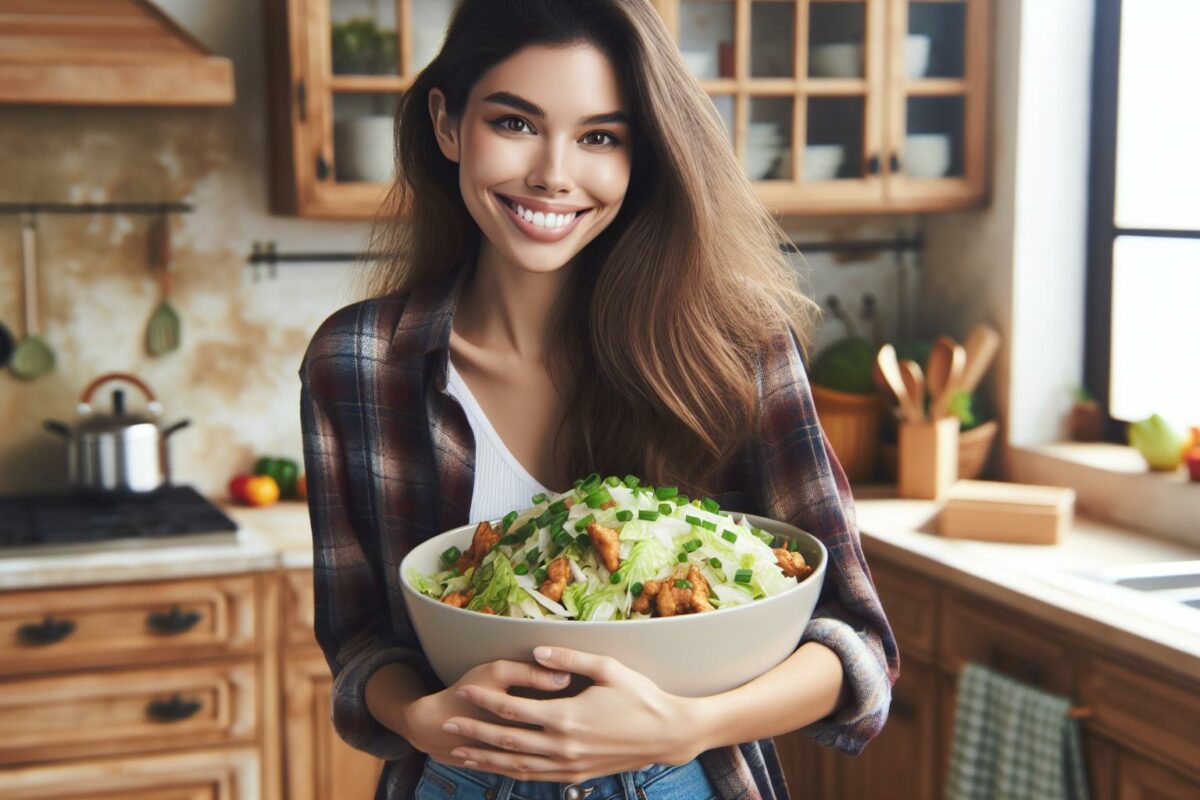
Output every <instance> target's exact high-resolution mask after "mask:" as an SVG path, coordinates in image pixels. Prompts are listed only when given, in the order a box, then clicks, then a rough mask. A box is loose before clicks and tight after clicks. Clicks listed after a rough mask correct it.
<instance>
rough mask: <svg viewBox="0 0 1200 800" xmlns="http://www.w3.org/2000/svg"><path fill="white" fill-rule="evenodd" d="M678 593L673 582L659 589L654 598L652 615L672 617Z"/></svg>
mask: <svg viewBox="0 0 1200 800" xmlns="http://www.w3.org/2000/svg"><path fill="white" fill-rule="evenodd" d="M677 597H678V595H677V594H676V587H675V585H674V584H672V585H670V586H664V587H662V589H660V590H659V592H658V594H657V595H656V596H655V598H654V611H655V614H654V616H656V617H673V616H675V614H676V612H677V609H678V607H679V606H678V604H677V602H676V599H677Z"/></svg>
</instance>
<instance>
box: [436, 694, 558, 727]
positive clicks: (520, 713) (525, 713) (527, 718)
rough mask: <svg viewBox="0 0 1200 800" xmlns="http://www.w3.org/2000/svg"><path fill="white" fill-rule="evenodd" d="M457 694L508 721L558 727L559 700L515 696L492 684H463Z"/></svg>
mask: <svg viewBox="0 0 1200 800" xmlns="http://www.w3.org/2000/svg"><path fill="white" fill-rule="evenodd" d="M455 694H456V695H457V696H458V697H461V698H462V699H463V700H466V701H468V702H470V703H473V704H475V705H477V706H479V707H480V708H482V709H484V710H485V711H490V712H492V713H493V714H495V715H496V716H497V717H499V718H500V719H502V720H505V721H506V722H528V723H532V724H534V725H537V726H539V727H543V728H555V729H556V728H557V727H558V726H557V724H556V723H557V722H558V720H556V719H554V717H555V715H556V714H558V713H559V712H558V711H557V709H559V706H558V705H556V703H559V702H560V701H557V700H530V699H528V698H524V697H514V696H513V695H511V694H509V693H508V692H507V691H504V690H503V689H494V688H492V687H490V686H463V687H461V688H460V689H458V690H457V691H456V692H455Z"/></svg>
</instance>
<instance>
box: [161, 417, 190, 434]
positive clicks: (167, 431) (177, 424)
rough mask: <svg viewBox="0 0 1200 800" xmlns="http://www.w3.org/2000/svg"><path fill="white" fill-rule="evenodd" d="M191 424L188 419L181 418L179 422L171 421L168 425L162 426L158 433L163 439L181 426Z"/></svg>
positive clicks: (184, 426)
mask: <svg viewBox="0 0 1200 800" xmlns="http://www.w3.org/2000/svg"><path fill="white" fill-rule="evenodd" d="M191 424H192V421H191V420H190V419H181V420H179V422H173V423H171V424H170V425H168V426H167V427H165V428H163V429H162V431H161V432H160V434H159V435H160V436H162V438H164V439H165V438H167V437H168V436H170V435H171V434H172V433H174V432H175V431H177V430H179V429H181V428H186V427H187V426H188V425H191Z"/></svg>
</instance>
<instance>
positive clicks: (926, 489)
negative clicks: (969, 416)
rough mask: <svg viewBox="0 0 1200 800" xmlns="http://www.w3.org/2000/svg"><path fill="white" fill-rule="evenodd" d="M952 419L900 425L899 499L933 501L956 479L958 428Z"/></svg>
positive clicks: (956, 419) (957, 421) (907, 422)
mask: <svg viewBox="0 0 1200 800" xmlns="http://www.w3.org/2000/svg"><path fill="white" fill-rule="evenodd" d="M959 425H960V422H959V419H958V417H955V416H953V415H952V416H949V417H945V418H943V419H940V420H937V421H936V422H931V421H920V422H911V421H905V422H901V423H900V430H899V445H898V454H897V459H898V463H897V478H898V481H897V487H896V493H897V494H898V495H899V496H900V497H907V498H912V499H919V500H937V499H938V498H939V497H941V496H942V495H943V494H944V493H945V491H946V490H947V489H949V488H950V486H951V485H952V484H953V483H954V481H956V480H957V479H958V429H959Z"/></svg>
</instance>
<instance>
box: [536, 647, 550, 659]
mask: <svg viewBox="0 0 1200 800" xmlns="http://www.w3.org/2000/svg"><path fill="white" fill-rule="evenodd" d="M533 655H534V657H535V658H550V656H552V655H554V651H553V650H551V649H550V648H549V647H535V648H533Z"/></svg>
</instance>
